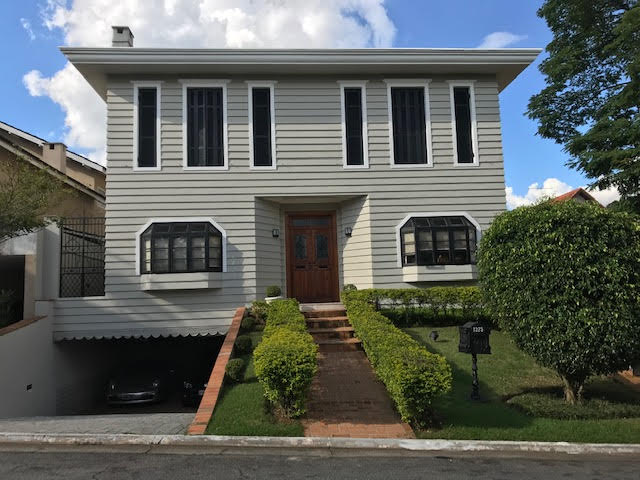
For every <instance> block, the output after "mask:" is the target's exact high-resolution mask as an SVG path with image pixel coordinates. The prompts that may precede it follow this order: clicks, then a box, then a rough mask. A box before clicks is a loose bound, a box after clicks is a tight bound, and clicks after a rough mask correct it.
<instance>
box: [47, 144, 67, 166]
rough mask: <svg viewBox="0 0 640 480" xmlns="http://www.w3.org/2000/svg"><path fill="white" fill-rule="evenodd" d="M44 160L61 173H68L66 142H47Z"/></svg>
mask: <svg viewBox="0 0 640 480" xmlns="http://www.w3.org/2000/svg"><path fill="white" fill-rule="evenodd" d="M42 161H43V162H44V163H46V164H47V165H49V166H51V167H53V168H55V169H56V170H58V171H59V172H61V173H67V147H66V146H65V144H64V143H45V144H44V145H43V146H42Z"/></svg>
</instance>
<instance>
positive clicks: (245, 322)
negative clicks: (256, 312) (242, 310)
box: [240, 316, 256, 332]
mask: <svg viewBox="0 0 640 480" xmlns="http://www.w3.org/2000/svg"><path fill="white" fill-rule="evenodd" d="M255 324H256V320H255V318H253V317H250V316H246V317H244V318H243V319H242V322H241V323H240V328H241V329H242V331H244V332H250V331H251V330H253V326H254V325H255Z"/></svg>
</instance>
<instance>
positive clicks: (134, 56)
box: [54, 27, 540, 340]
mask: <svg viewBox="0 0 640 480" xmlns="http://www.w3.org/2000/svg"><path fill="white" fill-rule="evenodd" d="M62 51H63V53H64V54H65V55H66V57H67V58H68V59H69V61H70V62H71V63H72V64H73V65H74V66H75V67H76V68H77V69H78V70H79V71H80V73H81V74H82V75H83V76H84V77H85V78H86V80H87V81H88V82H89V83H90V84H91V86H92V87H93V88H94V89H95V90H96V92H98V94H99V95H100V96H101V97H102V98H103V99H104V101H105V102H106V103H107V110H108V120H107V132H106V135H107V186H106V205H107V206H106V268H105V272H106V273H105V295H104V297H99V298H96V297H94V298H77V299H60V300H58V301H57V302H56V306H55V323H54V338H55V339H56V340H63V339H71V338H94V337H95V338H117V337H122V336H125V337H126V336H164V335H197V334H215V333H225V332H226V329H227V328H228V325H229V324H230V321H231V317H232V314H233V311H234V309H235V308H236V307H238V306H241V305H245V304H248V303H250V302H251V301H253V300H255V299H258V298H262V297H264V295H265V289H266V287H267V286H268V285H273V284H275V285H279V286H281V287H282V289H283V292H285V293H286V295H288V296H289V297H295V298H297V299H298V300H300V301H301V302H330V301H336V300H338V299H339V291H340V289H341V287H342V286H343V285H345V284H354V285H356V286H357V287H358V288H367V287H412V286H414V287H418V286H420V287H423V286H429V285H436V284H443V283H452V282H456V283H468V282H472V281H474V279H475V278H476V268H475V255H476V248H477V244H478V240H479V238H480V237H481V235H482V231H483V230H484V229H486V228H487V227H488V225H489V224H490V222H491V220H492V219H493V218H494V217H495V216H496V215H497V214H498V213H500V212H502V211H503V210H504V209H505V182H504V169H503V158H502V141H501V129H500V109H499V100H498V97H499V93H500V92H501V91H502V90H503V89H504V88H506V87H507V86H508V85H509V83H511V82H512V81H513V80H514V79H515V78H516V77H517V76H518V74H520V72H522V71H523V70H524V69H525V68H526V67H527V66H528V65H529V64H530V63H531V62H533V61H534V60H535V58H536V57H537V56H538V54H539V53H540V50H538V49H501V50H481V49H344V50H335V49H327V50H324V49H323V50H319V49H313V50H303V49H278V50H271V49H260V50H250V49H162V48H160V49H158V48H153V49H151V48H133V35H132V34H131V31H130V30H129V29H128V28H127V27H114V29H113V47H112V48H75V47H74V48H71V47H64V48H62Z"/></svg>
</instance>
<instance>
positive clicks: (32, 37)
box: [20, 18, 36, 41]
mask: <svg viewBox="0 0 640 480" xmlns="http://www.w3.org/2000/svg"><path fill="white" fill-rule="evenodd" d="M20 25H22V28H24V31H25V32H27V35H29V39H30V40H31V41H33V40H35V39H36V34H35V32H34V31H33V28H31V22H30V21H29V20H27V19H26V18H21V19H20Z"/></svg>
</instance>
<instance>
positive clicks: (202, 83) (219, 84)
mask: <svg viewBox="0 0 640 480" xmlns="http://www.w3.org/2000/svg"><path fill="white" fill-rule="evenodd" d="M178 81H179V82H180V83H181V84H182V169H183V170H193V171H198V170H211V171H216V170H229V132H228V123H227V84H228V83H229V82H230V81H231V80H208V79H207V80H184V79H180V80H178ZM198 87H200V88H221V89H222V137H223V138H222V141H223V142H224V150H223V155H224V164H223V165H221V166H215V167H190V166H189V165H188V164H187V161H188V158H187V89H188V88H198Z"/></svg>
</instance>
